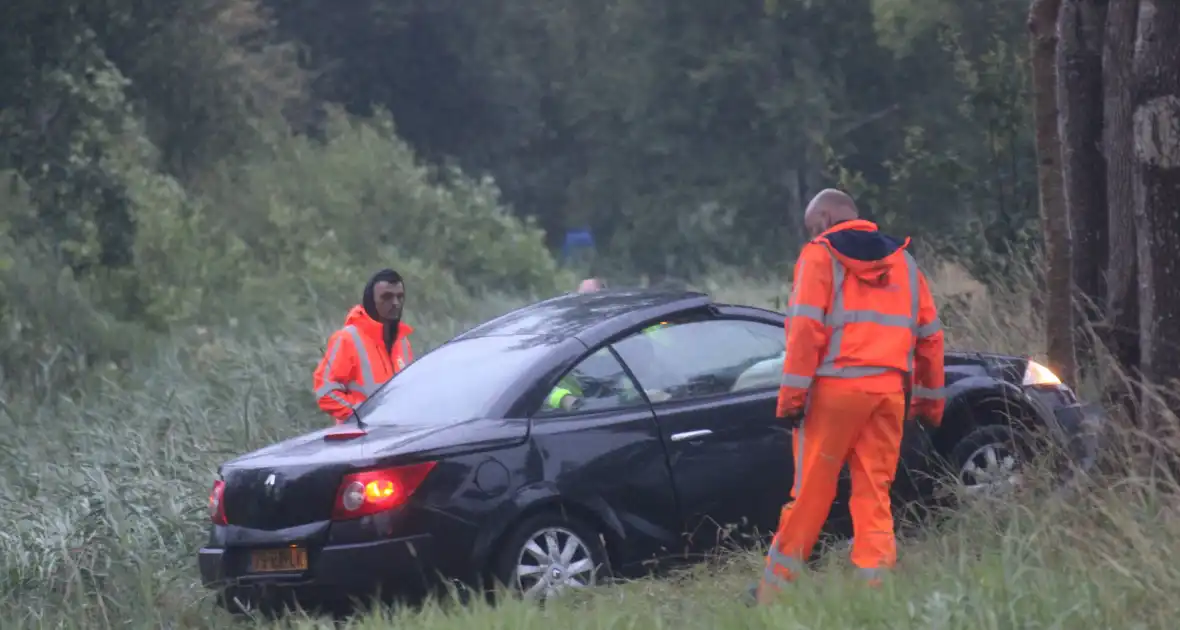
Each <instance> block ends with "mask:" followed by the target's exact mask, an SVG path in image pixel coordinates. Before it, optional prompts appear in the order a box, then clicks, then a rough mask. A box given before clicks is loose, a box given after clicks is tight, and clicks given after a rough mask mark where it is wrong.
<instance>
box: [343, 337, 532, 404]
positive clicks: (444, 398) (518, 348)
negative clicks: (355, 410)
mask: <svg viewBox="0 0 1180 630" xmlns="http://www.w3.org/2000/svg"><path fill="white" fill-rule="evenodd" d="M538 341H539V340H538V339H537V338H536V337H530V336H518V335H513V336H493V337H476V338H473V339H464V340H461V341H452V342H450V343H447V344H445V345H443V346H441V347H439V348H438V349H436V350H434V351H432V352H428V353H426V354H425V355H423V356H421V357H420V358H418V360H416V361H414V362H413V363H411V364H410V365H409V366H407V367H406V369H405V370H403V371H401V372H399V373H398V375H397V376H396V377H394V378H393V379H392V380H390V381H389V382H388V383H386V385H385V387H382V388H381V390H380V391H378V392H377V393H376V394H374V395H373V397H372V398H370V399H369V401H368V402H366V403H365V404H364V406H362V407H361V408H360V416H361V419H362V420H363V421H364V422H365V423H367V424H372V425H378V426H379V425H400V424H404V425H423V424H424V425H437V424H451V423H454V422H462V421H465V420H472V419H475V418H481V417H486V414H487V413H488V406H489V405H491V404H492V403H493V402H495V400H496V398H497V397H499V396H501V395H502V394H503V393H504V392H505V391H506V390H507V389H508V388H509V387H510V386H511V385H512V383H513V382H514V381H515V380H516V379H517V378H519V377H520V376H521V375H522V374H524V373H525V372H526V371H527V370H528V368H529V367H530V366H531V365H532V364H533V363H534V362H535V361H537V360H538V359H539V358H541V357H542V356H544V355H545V354H546V353H547V352H549V350H550V347H549V346H548V345H546V344H545V343H543V342H540V343H539V342H538Z"/></svg>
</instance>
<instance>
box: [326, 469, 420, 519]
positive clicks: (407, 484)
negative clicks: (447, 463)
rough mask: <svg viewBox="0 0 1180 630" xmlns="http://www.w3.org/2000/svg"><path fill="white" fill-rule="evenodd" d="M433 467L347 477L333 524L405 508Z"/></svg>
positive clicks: (370, 471) (375, 472) (341, 490)
mask: <svg viewBox="0 0 1180 630" xmlns="http://www.w3.org/2000/svg"><path fill="white" fill-rule="evenodd" d="M434 465H435V462H422V463H421V464H410V465H408V466H398V467H397V468H383V469H381V470H369V471H365V472H361V473H353V474H351V475H346V476H345V477H344V480H343V481H341V482H340V489H339V490H337V492H336V505H335V507H333V508H332V520H336V521H343V520H348V519H352V518H360V517H362V516H368V515H370V514H376V513H378V512H384V511H385V510H392V509H393V508H395V507H398V506H400V505H402V504H404V503H405V502H406V501H407V500H408V499H409V498H410V495H412V494H414V491H415V490H417V489H418V486H419V485H421V484H422V481H423V480H424V479H426V475H427V474H429V473H430V471H431V470H432V469H433V468H434Z"/></svg>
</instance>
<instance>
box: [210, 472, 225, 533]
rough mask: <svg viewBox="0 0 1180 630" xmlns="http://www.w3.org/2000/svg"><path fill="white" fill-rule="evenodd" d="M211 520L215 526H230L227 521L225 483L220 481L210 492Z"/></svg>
mask: <svg viewBox="0 0 1180 630" xmlns="http://www.w3.org/2000/svg"><path fill="white" fill-rule="evenodd" d="M209 520H210V521H213V524H214V525H228V524H229V523H228V521H226V520H225V482H224V481H222V480H220V479H218V480H217V481H214V482H213V489H212V490H210V491H209Z"/></svg>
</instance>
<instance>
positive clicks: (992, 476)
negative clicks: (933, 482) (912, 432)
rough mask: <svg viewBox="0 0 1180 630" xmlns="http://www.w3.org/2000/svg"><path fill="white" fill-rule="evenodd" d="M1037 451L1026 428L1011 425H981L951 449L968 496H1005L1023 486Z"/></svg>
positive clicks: (959, 478) (959, 479) (958, 474)
mask: <svg viewBox="0 0 1180 630" xmlns="http://www.w3.org/2000/svg"><path fill="white" fill-rule="evenodd" d="M1032 454H1033V450H1032V448H1031V445H1030V444H1029V441H1028V439H1027V436H1025V435H1024V432H1023V431H1020V430H1018V429H1013V428H1011V427H1009V426H1007V425H988V426H983V427H979V428H978V429H975V430H974V431H972V432H971V433H968V434H967V435H965V436H963V439H961V440H959V442H958V443H957V444H955V447H954V449H952V450H951V457H950V459H951V462H952V463H953V464H954V466H955V470H956V473H957V477H958V482H959V484H960V486H961V488H962V490H963V491H964V494H965V495H966V496H967V497H973V496H981V495H982V496H993V497H994V496H1003V495H1005V494H1008V493H1010V492H1012V491H1013V490H1014V489H1015V488H1016V487H1019V486H1020V485H1021V483H1022V481H1023V477H1022V469H1023V467H1024V465H1025V464H1026V463H1028V461H1029V459H1030V458H1031V456H1032Z"/></svg>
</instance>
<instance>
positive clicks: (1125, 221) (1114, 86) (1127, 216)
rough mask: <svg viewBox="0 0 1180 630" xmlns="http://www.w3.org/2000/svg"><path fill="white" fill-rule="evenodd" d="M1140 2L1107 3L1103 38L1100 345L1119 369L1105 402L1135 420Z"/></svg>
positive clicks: (1109, 378)
mask: <svg viewBox="0 0 1180 630" xmlns="http://www.w3.org/2000/svg"><path fill="white" fill-rule="evenodd" d="M1138 20H1139V0H1110V7H1109V8H1108V9H1107V14H1106V35H1105V37H1104V38H1103V40H1104V41H1103V49H1102V74H1103V91H1104V99H1103V101H1104V106H1103V113H1104V117H1105V120H1106V124H1105V129H1104V142H1103V144H1104V145H1105V147H1106V210H1107V239H1108V244H1109V245H1108V251H1107V260H1106V308H1105V311H1106V312H1105V322H1104V325H1103V326H1102V333H1103V335H1102V336H1103V343H1104V344H1105V345H1106V347H1107V348H1108V349H1109V350H1110V353H1111V356H1112V358H1113V359H1114V361H1115V365H1116V366H1117V368H1118V369H1117V370H1111V371H1110V373H1108V374H1107V375H1105V378H1104V379H1103V380H1104V382H1105V389H1106V392H1105V393H1106V398H1107V400H1108V401H1109V402H1111V403H1114V404H1117V405H1119V406H1121V407H1122V408H1123V410H1124V412H1125V413H1126V415H1127V417H1128V418H1134V417H1136V410H1135V397H1134V396H1133V395H1131V394H1132V392H1131V391H1129V389H1128V387H1127V385H1129V384H1130V383H1131V382H1133V381H1132V380H1131V379H1137V378H1139V284H1138V269H1139V265H1138V250H1137V248H1136V242H1137V241H1136V238H1135V207H1136V205H1135V186H1136V182H1137V181H1138V178H1137V177H1136V173H1135V168H1134V141H1133V139H1132V133H1133V130H1134V127H1133V125H1132V123H1131V120H1132V118H1131V114H1132V110H1131V85H1132V79H1133V78H1134V76H1133V74H1132V72H1133V66H1132V63H1133V60H1134V54H1135V31H1136V28H1135V27H1136V24H1137V22H1138Z"/></svg>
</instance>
